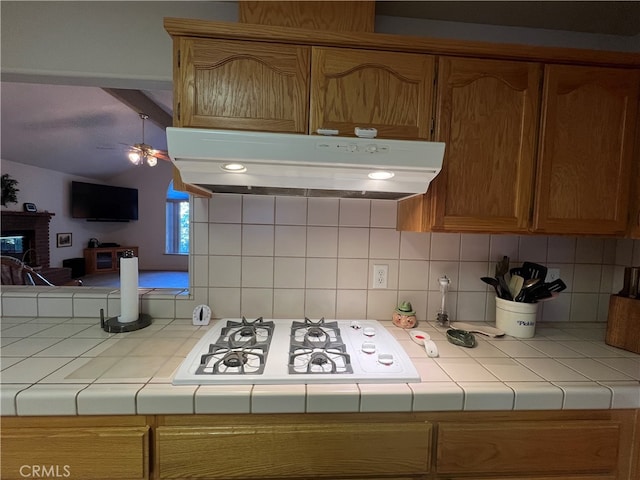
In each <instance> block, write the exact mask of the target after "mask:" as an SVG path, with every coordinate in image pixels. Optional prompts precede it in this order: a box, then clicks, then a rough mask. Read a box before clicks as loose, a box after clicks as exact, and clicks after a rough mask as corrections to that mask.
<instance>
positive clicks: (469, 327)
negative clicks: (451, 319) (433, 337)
mask: <svg viewBox="0 0 640 480" xmlns="http://www.w3.org/2000/svg"><path fill="white" fill-rule="evenodd" d="M451 327H452V328H455V329H456V330H466V331H467V332H471V333H480V334H482V335H486V336H487V337H492V338H495V337H502V336H504V332H503V331H502V330H500V329H498V328H493V327H489V326H487V325H482V324H480V325H473V324H471V323H463V322H455V323H452V324H451Z"/></svg>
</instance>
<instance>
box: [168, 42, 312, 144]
mask: <svg viewBox="0 0 640 480" xmlns="http://www.w3.org/2000/svg"><path fill="white" fill-rule="evenodd" d="M309 64H310V49H309V47H304V46H296V45H285V44H275V43H258V42H241V41H225V40H211V39H205V38H191V37H176V38H175V39H174V72H173V81H174V126H177V127H195V128H222V129H231V130H262V131H269V132H289V133H306V132H307V124H308V103H309Z"/></svg>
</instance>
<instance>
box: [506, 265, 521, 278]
mask: <svg viewBox="0 0 640 480" xmlns="http://www.w3.org/2000/svg"><path fill="white" fill-rule="evenodd" d="M509 273H510V274H511V276H512V277H513V276H514V275H520V276H521V277H523V278H524V274H523V271H522V267H513V268H512V269H511V270H509Z"/></svg>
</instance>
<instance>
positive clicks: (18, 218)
mask: <svg viewBox="0 0 640 480" xmlns="http://www.w3.org/2000/svg"><path fill="white" fill-rule="evenodd" d="M53 215H55V214H53V213H48V212H12V211H4V212H2V222H1V223H2V236H3V237H5V236H8V235H22V236H23V237H24V241H23V252H17V253H16V254H10V255H12V256H14V257H18V258H20V260H22V259H23V256H24V261H25V263H28V264H29V265H31V266H32V267H36V266H38V267H43V268H48V267H49V263H50V254H49V222H50V221H51V217H52V216H53ZM18 253H19V255H18Z"/></svg>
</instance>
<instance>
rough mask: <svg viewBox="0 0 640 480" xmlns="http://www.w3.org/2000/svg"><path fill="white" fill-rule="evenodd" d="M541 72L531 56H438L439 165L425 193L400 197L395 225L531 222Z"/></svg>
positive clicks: (444, 227)
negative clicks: (441, 150)
mask: <svg viewBox="0 0 640 480" xmlns="http://www.w3.org/2000/svg"><path fill="white" fill-rule="evenodd" d="M541 71H542V67H541V65H540V64H537V63H531V62H516V61H513V62H512V61H503V60H484V59H470V58H453V57H440V58H439V60H438V83H437V85H438V94H437V101H436V125H437V130H436V137H435V140H437V141H441V142H445V143H446V148H445V156H444V162H443V168H442V171H441V172H440V174H439V175H438V176H437V177H436V178H435V180H434V181H433V182H432V183H431V185H430V186H429V191H428V192H427V194H426V195H422V196H417V197H412V198H410V199H407V200H404V201H401V202H400V204H399V210H398V228H399V229H400V230H414V231H429V230H434V231H457V232H524V231H526V230H527V229H528V226H529V215H530V210H531V203H532V188H533V174H534V170H535V153H536V151H535V145H536V132H537V124H538V118H539V88H540V79H541Z"/></svg>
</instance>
